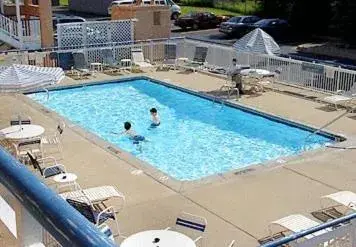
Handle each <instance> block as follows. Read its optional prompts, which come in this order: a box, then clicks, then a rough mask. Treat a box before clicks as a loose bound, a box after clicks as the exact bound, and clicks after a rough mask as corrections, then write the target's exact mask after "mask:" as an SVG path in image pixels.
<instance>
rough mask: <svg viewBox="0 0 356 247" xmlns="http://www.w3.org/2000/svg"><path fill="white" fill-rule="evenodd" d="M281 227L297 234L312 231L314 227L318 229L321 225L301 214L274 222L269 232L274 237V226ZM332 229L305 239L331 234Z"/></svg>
mask: <svg viewBox="0 0 356 247" xmlns="http://www.w3.org/2000/svg"><path fill="white" fill-rule="evenodd" d="M275 225H277V226H280V227H282V228H284V230H287V231H290V232H293V233H297V232H301V231H304V230H307V229H310V228H312V227H316V226H318V225H319V223H318V222H316V221H314V220H311V219H309V218H307V217H305V216H303V215H301V214H292V215H289V216H286V217H284V218H281V219H279V220H276V221H273V222H272V223H271V224H270V225H269V226H268V228H269V232H270V234H271V235H272V232H273V231H272V227H273V226H275ZM329 231H330V229H323V230H320V231H317V232H314V233H312V234H309V235H306V236H305V238H306V239H311V238H313V237H315V236H318V235H322V234H324V233H327V232H329Z"/></svg>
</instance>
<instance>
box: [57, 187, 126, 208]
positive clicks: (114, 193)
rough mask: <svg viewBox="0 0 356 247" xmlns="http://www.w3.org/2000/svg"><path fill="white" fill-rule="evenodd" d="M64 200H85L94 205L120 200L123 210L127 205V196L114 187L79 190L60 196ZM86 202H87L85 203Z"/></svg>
mask: <svg viewBox="0 0 356 247" xmlns="http://www.w3.org/2000/svg"><path fill="white" fill-rule="evenodd" d="M59 195H60V196H61V197H62V198H63V199H68V198H70V199H76V200H78V201H81V199H83V198H85V199H87V200H89V201H90V202H91V203H92V204H99V203H102V202H104V201H107V200H109V199H112V198H118V199H120V200H121V201H122V205H121V208H120V209H122V208H123V206H124V204H125V196H124V194H123V193H121V192H120V191H118V190H117V189H116V188H115V187H114V186H99V187H92V188H87V189H80V187H79V189H78V190H75V191H69V192H64V193H61V194H59ZM84 202H86V201H84Z"/></svg>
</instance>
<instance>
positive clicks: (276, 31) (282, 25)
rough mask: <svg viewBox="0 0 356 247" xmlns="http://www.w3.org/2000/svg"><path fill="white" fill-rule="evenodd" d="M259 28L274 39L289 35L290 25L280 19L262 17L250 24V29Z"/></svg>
mask: <svg viewBox="0 0 356 247" xmlns="http://www.w3.org/2000/svg"><path fill="white" fill-rule="evenodd" d="M255 28H261V29H262V30H264V31H265V32H266V33H268V34H269V35H271V36H272V37H273V38H276V39H285V38H286V37H287V36H288V35H289V31H290V26H289V24H288V22H287V21H286V20H282V19H262V20H260V21H258V22H256V23H254V24H252V25H251V30H252V29H255Z"/></svg>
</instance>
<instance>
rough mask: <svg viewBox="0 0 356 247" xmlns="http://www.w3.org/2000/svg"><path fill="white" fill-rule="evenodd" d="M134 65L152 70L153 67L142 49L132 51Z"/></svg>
mask: <svg viewBox="0 0 356 247" xmlns="http://www.w3.org/2000/svg"><path fill="white" fill-rule="evenodd" d="M131 57H132V64H133V65H136V66H139V67H140V68H152V67H153V65H152V64H151V63H150V61H149V60H148V59H145V57H144V55H143V51H142V49H132V50H131Z"/></svg>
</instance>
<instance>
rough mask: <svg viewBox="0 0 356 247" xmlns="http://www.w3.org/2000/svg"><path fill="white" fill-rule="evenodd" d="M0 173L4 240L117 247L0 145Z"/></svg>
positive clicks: (26, 243)
mask: <svg viewBox="0 0 356 247" xmlns="http://www.w3.org/2000/svg"><path fill="white" fill-rule="evenodd" d="M0 170H1V172H0V208H1V214H0V220H1V221H3V223H4V225H3V227H4V226H6V227H7V228H8V229H9V235H10V237H9V238H7V239H3V241H11V243H14V242H16V244H15V245H16V246H41V245H40V243H42V244H44V246H93V247H94V246H103V247H104V246H107V247H109V246H111V247H113V246H116V245H115V244H114V243H113V242H112V241H111V240H109V239H108V238H107V237H106V236H105V235H104V234H103V233H101V232H100V231H99V230H98V229H97V228H96V227H95V226H94V224H92V223H91V222H89V221H88V220H87V219H86V218H85V217H84V216H83V215H81V214H80V213H79V212H78V211H76V210H75V209H74V208H72V207H71V206H70V205H69V204H68V203H67V202H66V201H65V200H63V199H62V198H61V197H59V196H58V195H57V194H55V192H54V191H52V190H51V189H50V188H48V187H47V186H46V185H45V184H44V183H43V182H41V181H40V180H39V179H38V178H37V177H35V175H33V174H32V172H31V171H30V170H28V169H27V168H26V167H25V165H23V164H21V163H19V161H17V160H16V159H15V158H14V157H12V156H11V155H10V154H9V153H7V152H6V151H5V150H4V149H3V148H2V147H1V146H0ZM11 235H12V236H13V237H11ZM5 243H6V242H5ZM9 244H10V243H9ZM11 245H12V244H11ZM42 246H43V245H42Z"/></svg>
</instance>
